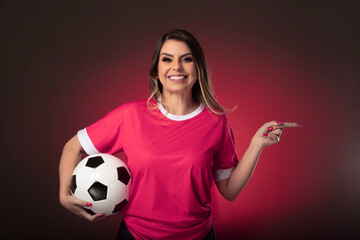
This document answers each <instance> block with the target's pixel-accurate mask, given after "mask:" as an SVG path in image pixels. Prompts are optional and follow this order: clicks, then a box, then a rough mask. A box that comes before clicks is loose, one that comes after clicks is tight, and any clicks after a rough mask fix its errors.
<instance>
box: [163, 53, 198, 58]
mask: <svg viewBox="0 0 360 240" xmlns="http://www.w3.org/2000/svg"><path fill="white" fill-rule="evenodd" d="M189 54H191V55H192V53H191V52H189V53H185V54H183V55H181V56H180V58H182V57H184V56H186V55H189ZM161 55H166V56H169V57H174V56H173V55H171V54H169V53H162V54H160V56H161Z"/></svg>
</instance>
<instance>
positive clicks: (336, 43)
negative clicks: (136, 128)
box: [0, 0, 360, 239]
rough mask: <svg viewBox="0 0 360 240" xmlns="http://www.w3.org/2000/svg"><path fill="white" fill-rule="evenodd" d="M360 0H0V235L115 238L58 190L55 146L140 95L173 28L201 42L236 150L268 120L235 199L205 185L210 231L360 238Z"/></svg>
mask: <svg viewBox="0 0 360 240" xmlns="http://www.w3.org/2000/svg"><path fill="white" fill-rule="evenodd" d="M359 7H360V6H359V3H358V1H276V2H273V1H271V3H270V1H68V2H66V1H65V2H64V1H10V0H8V1H2V2H1V8H0V9H1V10H0V11H1V12H0V20H1V28H0V31H1V45H0V46H1V66H0V73H1V83H2V84H1V112H2V114H1V115H2V116H1V118H0V119H1V120H0V121H1V122H0V123H1V125H0V127H1V137H0V140H1V142H0V143H1V153H2V155H1V172H2V173H1V209H2V210H3V211H2V213H3V214H2V226H5V231H1V234H4V235H6V236H11V237H12V238H16V239H19V237H38V239H114V237H115V234H116V231H117V227H118V224H119V223H120V221H121V218H120V216H116V217H112V218H110V219H109V220H106V221H103V222H99V223H89V222H86V221H84V220H82V219H79V218H77V217H76V216H75V215H72V214H71V213H69V212H67V211H65V210H64V209H63V208H62V207H61V206H60V204H59V201H58V162H59V159H60V156H61V151H62V147H63V145H64V144H65V142H66V141H67V140H68V139H70V138H71V137H72V136H73V135H74V134H76V132H77V130H79V129H81V128H84V127H85V126H87V125H88V124H90V123H92V122H94V121H96V120H97V119H99V118H100V117H101V116H102V115H104V114H105V113H106V112H108V111H110V110H111V109H113V108H115V107H116V106H118V105H119V104H122V103H124V102H127V101H132V100H137V99H142V98H146V97H147V96H148V95H149V90H148V85H149V84H148V70H149V66H150V60H151V56H152V53H153V50H154V47H155V44H156V42H157V40H158V39H159V38H160V36H161V35H162V34H163V33H164V32H166V31H168V30H170V29H172V28H175V27H180V28H184V29H187V30H188V31H190V32H192V33H193V34H194V35H195V36H196V37H197V38H198V40H199V41H200V43H201V44H202V46H203V48H204V50H205V53H206V56H207V59H208V62H209V66H210V69H211V73H212V76H213V82H214V88H215V93H216V96H217V99H218V101H219V102H220V103H221V104H222V105H223V106H225V107H228V108H230V107H233V106H235V105H237V106H238V108H237V109H236V110H235V111H234V112H233V113H231V114H229V118H230V121H231V124H232V127H233V130H234V134H235V138H236V145H237V152H238V155H239V157H241V156H242V155H243V153H244V151H245V150H246V148H247V146H248V144H249V141H250V139H251V137H252V135H253V134H254V133H255V131H256V130H257V129H258V128H259V127H260V126H261V125H262V124H263V123H265V122H267V121H271V120H284V121H295V122H298V123H300V124H301V125H302V128H300V129H286V130H285V131H284V133H283V136H282V138H281V142H280V143H279V144H277V145H274V146H271V147H268V148H266V149H265V150H264V151H263V153H262V155H261V158H260V161H259V164H258V166H257V168H256V170H255V172H254V175H253V177H252V179H251V180H250V182H249V184H248V185H247V186H246V188H245V189H244V190H243V192H242V193H241V194H240V195H239V196H238V198H237V199H236V200H235V201H234V202H227V201H226V200H224V199H223V198H222V197H221V196H220V195H219V194H218V192H217V190H216V189H215V188H214V189H213V193H214V200H213V209H214V214H213V221H214V226H215V229H216V234H217V237H218V239H235V238H236V239H325V238H326V239H355V238H356V237H360V234H359V231H358V230H357V227H358V226H359V222H360V201H359V200H360V174H359V171H360V161H359V160H360V150H359V149H360V148H359V147H360V139H359V127H358V123H359V120H360V113H359V110H358V109H359V103H360V101H359V100H360V99H359V95H358V91H359V85H360V84H359V73H360V69H359V62H360V61H359V60H360V48H359V40H360V38H359V26H358V25H359V22H360V18H359V13H358V10H359Z"/></svg>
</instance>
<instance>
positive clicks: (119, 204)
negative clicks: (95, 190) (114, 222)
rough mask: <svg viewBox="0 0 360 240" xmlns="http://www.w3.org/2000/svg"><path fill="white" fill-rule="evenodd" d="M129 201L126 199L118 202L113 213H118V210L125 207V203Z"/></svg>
mask: <svg viewBox="0 0 360 240" xmlns="http://www.w3.org/2000/svg"><path fill="white" fill-rule="evenodd" d="M127 203H128V201H127V200H126V199H124V200H122V202H121V203H118V204H116V206H115V208H114V211H113V213H116V212H118V211H120V210H121V209H122V208H123V207H125V205H126V204H127Z"/></svg>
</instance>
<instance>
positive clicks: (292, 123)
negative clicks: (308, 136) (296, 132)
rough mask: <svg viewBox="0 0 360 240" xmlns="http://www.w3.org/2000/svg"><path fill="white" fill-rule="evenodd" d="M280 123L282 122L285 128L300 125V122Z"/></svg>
mask: <svg viewBox="0 0 360 240" xmlns="http://www.w3.org/2000/svg"><path fill="white" fill-rule="evenodd" d="M282 124H284V128H287V127H301V125H300V124H298V123H294V122H283V123H282Z"/></svg>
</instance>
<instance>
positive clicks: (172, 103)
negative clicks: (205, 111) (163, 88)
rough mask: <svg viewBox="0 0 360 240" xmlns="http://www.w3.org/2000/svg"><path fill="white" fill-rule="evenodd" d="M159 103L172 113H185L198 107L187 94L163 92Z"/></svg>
mask: <svg viewBox="0 0 360 240" xmlns="http://www.w3.org/2000/svg"><path fill="white" fill-rule="evenodd" d="M161 103H162V105H163V106H164V108H165V110H166V111H167V112H168V113H171V114H173V115H187V114H189V113H192V112H193V111H195V110H196V109H197V108H198V107H199V104H198V103H196V102H195V101H194V100H193V98H192V96H191V95H189V94H188V95H185V94H172V93H163V94H162V96H161Z"/></svg>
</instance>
